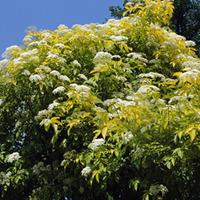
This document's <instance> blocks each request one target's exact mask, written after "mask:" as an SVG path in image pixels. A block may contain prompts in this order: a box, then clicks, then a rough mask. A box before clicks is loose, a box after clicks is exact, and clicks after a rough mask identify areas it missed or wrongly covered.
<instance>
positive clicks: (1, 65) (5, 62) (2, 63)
mask: <svg viewBox="0 0 200 200" xmlns="http://www.w3.org/2000/svg"><path fill="white" fill-rule="evenodd" d="M8 63H9V60H8V59H3V60H1V61H0V71H1V70H4V69H6V67H7V65H8Z"/></svg>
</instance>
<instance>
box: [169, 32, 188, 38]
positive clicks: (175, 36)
mask: <svg viewBox="0 0 200 200" xmlns="http://www.w3.org/2000/svg"><path fill="white" fill-rule="evenodd" d="M168 36H169V37H170V39H175V40H186V38H185V37H184V36H181V35H178V34H176V33H174V32H170V33H168Z"/></svg>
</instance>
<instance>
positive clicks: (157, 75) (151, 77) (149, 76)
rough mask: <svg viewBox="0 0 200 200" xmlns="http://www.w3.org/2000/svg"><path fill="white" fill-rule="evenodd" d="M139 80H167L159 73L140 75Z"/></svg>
mask: <svg viewBox="0 0 200 200" xmlns="http://www.w3.org/2000/svg"><path fill="white" fill-rule="evenodd" d="M138 77H139V78H150V79H154V80H156V79H159V80H161V81H163V80H165V76H164V75H162V74H160V73H157V72H149V73H146V74H140V75H139V76H138Z"/></svg>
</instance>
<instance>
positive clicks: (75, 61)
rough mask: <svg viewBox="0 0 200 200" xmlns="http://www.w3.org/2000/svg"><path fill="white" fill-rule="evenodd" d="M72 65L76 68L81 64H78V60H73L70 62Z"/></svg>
mask: <svg viewBox="0 0 200 200" xmlns="http://www.w3.org/2000/svg"><path fill="white" fill-rule="evenodd" d="M72 64H73V65H74V66H76V67H81V64H80V63H79V62H78V60H74V61H73V62H72Z"/></svg>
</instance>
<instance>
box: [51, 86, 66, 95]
mask: <svg viewBox="0 0 200 200" xmlns="http://www.w3.org/2000/svg"><path fill="white" fill-rule="evenodd" d="M64 91H65V87H63V86H59V87H57V88H56V89H54V90H53V92H52V93H53V94H54V95H56V94H62V93H63V92H64Z"/></svg>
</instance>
